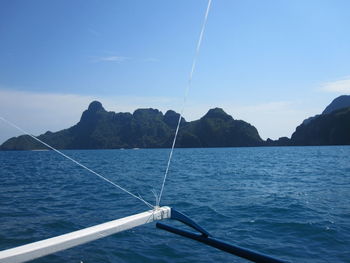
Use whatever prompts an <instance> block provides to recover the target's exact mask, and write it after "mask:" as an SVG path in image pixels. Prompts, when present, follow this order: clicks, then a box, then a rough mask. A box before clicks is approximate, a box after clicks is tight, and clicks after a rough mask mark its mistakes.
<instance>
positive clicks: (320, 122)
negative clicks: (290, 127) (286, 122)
mask: <svg viewBox="0 0 350 263" xmlns="http://www.w3.org/2000/svg"><path fill="white" fill-rule="evenodd" d="M291 141H292V143H293V145H349V144H350V107H348V108H343V109H340V110H336V111H332V112H331V113H329V114H322V115H319V116H317V117H315V118H314V119H312V120H310V121H309V122H308V123H302V124H301V125H299V126H298V127H297V128H296V130H295V132H294V133H293V135H292V138H291Z"/></svg>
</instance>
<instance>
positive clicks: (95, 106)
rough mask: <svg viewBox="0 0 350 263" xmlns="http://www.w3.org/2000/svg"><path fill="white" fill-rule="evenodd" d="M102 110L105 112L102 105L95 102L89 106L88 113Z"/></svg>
mask: <svg viewBox="0 0 350 263" xmlns="http://www.w3.org/2000/svg"><path fill="white" fill-rule="evenodd" d="M100 110H103V111H104V110H105V109H104V108H103V106H102V103H101V102H99V101H97V100H95V101H93V102H91V103H90V105H89V108H88V111H89V112H97V111H100Z"/></svg>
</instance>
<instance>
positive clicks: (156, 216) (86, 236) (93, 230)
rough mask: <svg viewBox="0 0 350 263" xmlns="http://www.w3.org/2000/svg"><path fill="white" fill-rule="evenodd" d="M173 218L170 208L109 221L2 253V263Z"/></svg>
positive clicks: (31, 256)
mask: <svg viewBox="0 0 350 263" xmlns="http://www.w3.org/2000/svg"><path fill="white" fill-rule="evenodd" d="M170 217H171V209H170V207H168V206H163V207H156V208H155V209H154V210H149V211H146V212H143V213H139V214H136V215H132V216H128V217H124V218H120V219H117V220H113V221H109V222H106V223H103V224H100V225H96V226H92V227H88V228H84V229H81V230H78V231H74V232H71V233H68V234H64V235H60V236H57V237H52V238H48V239H44V240H41V241H37V242H34V243H30V244H27V245H23V246H19V247H15V248H11V249H7V250H3V251H0V262H1V263H20V262H26V261H29V260H33V259H36V258H39V257H43V256H46V255H49V254H53V253H56V252H59V251H62V250H65V249H68V248H72V247H75V246H78V245H81V244H84V243H87V242H90V241H93V240H96V239H99V238H103V237H106V236H109V235H113V234H115V233H119V232H122V231H125V230H128V229H131V228H134V227H137V226H141V225H144V224H147V223H151V222H153V221H158V220H163V219H167V218H170Z"/></svg>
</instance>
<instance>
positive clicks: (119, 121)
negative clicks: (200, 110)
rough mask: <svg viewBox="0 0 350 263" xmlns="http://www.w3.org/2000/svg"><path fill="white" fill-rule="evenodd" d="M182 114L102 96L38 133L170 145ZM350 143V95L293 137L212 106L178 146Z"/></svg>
mask: <svg viewBox="0 0 350 263" xmlns="http://www.w3.org/2000/svg"><path fill="white" fill-rule="evenodd" d="M178 119H179V114H178V113H176V112H174V111H172V110H168V111H167V112H166V113H165V114H163V113H162V112H161V111H159V110H157V109H152V108H149V109H137V110H135V111H134V113H132V114H131V113H115V112H108V111H106V110H105V109H104V108H103V106H102V104H101V103H100V102H98V101H93V102H91V103H90V105H89V107H88V109H87V110H85V111H84V112H83V114H82V116H81V118H80V121H79V122H78V123H77V124H76V125H74V126H72V127H70V128H67V129H64V130H61V131H58V132H50V131H48V132H46V133H45V134H42V135H39V136H38V138H39V139H40V140H42V141H44V142H46V143H47V144H49V145H51V146H53V147H55V148H57V149H120V148H124V149H128V148H168V147H171V143H172V140H173V136H174V131H175V129H176V125H177V122H178ZM293 145H296V146H301V145H350V96H348V95H343V96H340V97H338V98H336V99H334V100H333V101H332V103H331V104H330V105H328V106H327V107H326V108H325V110H324V111H323V112H322V113H321V114H319V115H316V116H314V117H310V118H308V119H306V120H304V122H303V123H301V124H300V125H299V126H298V127H297V128H296V130H295V132H294V133H293V135H292V136H291V138H287V137H282V138H279V139H278V140H271V139H267V140H266V141H264V140H262V139H261V137H260V136H259V133H258V130H257V129H256V128H255V127H254V126H252V125H251V124H249V123H247V122H245V121H243V120H236V119H234V118H233V117H232V116H230V115H228V114H227V113H226V112H225V111H224V110H223V109H221V108H214V109H210V110H209V111H208V112H207V113H206V114H205V115H204V116H203V117H201V118H200V119H199V120H195V121H191V122H187V121H186V120H185V119H184V118H182V120H181V128H180V130H179V135H178V140H177V143H176V147H181V148H199V147H251V146H293ZM40 149H46V147H45V146H44V145H42V144H40V143H39V142H37V141H35V140H34V139H32V138H31V137H29V136H28V135H21V136H18V137H13V138H10V139H8V140H7V141H5V142H4V143H3V144H2V145H1V146H0V150H40Z"/></svg>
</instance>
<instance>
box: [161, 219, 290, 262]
mask: <svg viewBox="0 0 350 263" xmlns="http://www.w3.org/2000/svg"><path fill="white" fill-rule="evenodd" d="M156 226H157V227H158V228H160V229H163V230H166V231H168V232H171V233H174V234H177V235H180V236H184V237H187V238H190V239H193V240H196V241H199V242H201V243H204V244H206V245H209V246H212V247H215V248H217V249H220V250H222V251H225V252H228V253H231V254H233V255H236V256H239V257H242V258H245V259H248V260H250V261H253V262H257V263H287V261H283V260H280V259H276V258H273V257H270V256H268V255H264V254H262V253H259V252H255V251H252V250H250V249H246V248H243V247H239V246H235V245H231V244H229V243H226V242H223V241H221V240H218V239H215V238H211V237H207V236H205V235H199V234H195V233H192V232H189V231H185V230H181V229H178V228H176V227H172V226H168V225H165V224H163V223H157V224H156Z"/></svg>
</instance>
